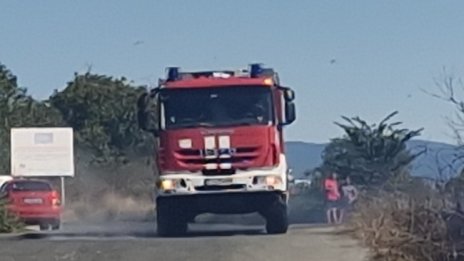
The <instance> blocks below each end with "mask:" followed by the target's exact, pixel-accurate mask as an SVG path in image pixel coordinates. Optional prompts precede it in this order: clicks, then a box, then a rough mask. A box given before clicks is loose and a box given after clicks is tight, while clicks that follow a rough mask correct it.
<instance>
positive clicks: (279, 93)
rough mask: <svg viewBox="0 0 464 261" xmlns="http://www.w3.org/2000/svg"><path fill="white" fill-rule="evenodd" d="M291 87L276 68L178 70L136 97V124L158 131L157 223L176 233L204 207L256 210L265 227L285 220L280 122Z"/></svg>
mask: <svg viewBox="0 0 464 261" xmlns="http://www.w3.org/2000/svg"><path fill="white" fill-rule="evenodd" d="M294 98H295V94H294V91H293V90H292V89H291V88H289V87H284V86H282V85H281V84H280V81H279V77H278V74H277V72H275V71H274V70H273V69H272V68H264V67H263V66H262V65H261V64H251V65H250V66H249V68H247V69H241V70H220V71H198V72H182V71H181V70H180V69H179V68H178V67H170V68H167V77H166V79H160V81H159V86H158V87H156V88H154V89H152V90H150V91H147V92H146V93H144V94H142V95H141V96H140V97H139V99H138V102H137V107H138V121H139V126H140V128H141V129H143V130H145V131H148V132H151V133H153V135H154V136H155V138H156V145H155V156H156V168H157V172H158V175H156V176H157V182H156V189H155V198H156V215H157V230H158V234H159V235H161V236H169V235H181V234H183V233H185V232H187V227H188V226H187V225H188V223H190V222H193V221H194V219H195V217H196V216H197V215H199V214H203V213H214V214H245V213H259V214H260V215H262V216H263V217H264V218H265V220H266V231H267V233H269V234H278V233H286V231H287V228H288V218H287V202H288V185H287V183H288V182H287V181H288V180H287V179H288V167H287V161H286V157H285V149H284V147H285V146H284V138H283V127H284V126H286V125H289V124H291V123H292V122H294V121H295V104H294Z"/></svg>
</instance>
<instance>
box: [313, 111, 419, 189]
mask: <svg viewBox="0 0 464 261" xmlns="http://www.w3.org/2000/svg"><path fill="white" fill-rule="evenodd" d="M397 113H398V112H393V113H391V114H390V115H388V116H387V117H386V118H385V119H383V120H382V121H381V122H380V123H379V124H368V123H367V122H366V121H364V120H362V119H361V118H359V117H353V118H348V117H345V116H343V117H342V118H343V119H344V120H345V121H346V122H347V124H341V123H338V122H335V124H336V125H337V126H339V127H340V128H342V129H343V131H344V135H343V136H342V137H339V138H335V139H332V140H331V142H330V143H329V145H328V146H327V147H326V148H325V150H324V152H323V155H322V159H323V166H324V167H326V168H329V169H333V170H335V171H337V172H338V173H339V174H341V175H342V176H350V177H351V178H352V179H353V181H355V182H356V183H357V184H359V185H369V186H381V185H384V184H386V182H387V181H393V180H395V179H401V178H404V176H405V175H407V174H408V170H407V168H408V167H409V166H410V163H411V162H412V161H413V160H414V159H415V158H416V157H417V156H419V155H420V154H422V153H423V152H424V150H422V151H420V152H418V153H412V152H411V151H410V150H409V149H408V148H407V142H408V141H409V140H411V139H412V138H414V137H416V136H419V135H420V133H421V131H422V130H423V129H419V130H409V129H405V128H398V126H399V125H400V124H402V123H401V122H394V123H388V121H389V120H390V119H391V118H392V117H393V116H395V115H396V114H397Z"/></svg>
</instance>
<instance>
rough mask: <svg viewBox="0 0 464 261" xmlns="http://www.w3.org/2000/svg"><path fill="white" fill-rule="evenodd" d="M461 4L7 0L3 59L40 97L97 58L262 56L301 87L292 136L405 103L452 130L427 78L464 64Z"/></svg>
mask: <svg viewBox="0 0 464 261" xmlns="http://www.w3.org/2000/svg"><path fill="white" fill-rule="evenodd" d="M463 10H464V2H463V1H432V0H417V1H399V0H397V1H393V0H392V1H367V0H366V1H346V0H344V1H343V0H340V1H270V0H269V1H264V0H263V1H247V0H240V1H239V0H234V1H213V0H210V1H206V0H196V1H167V0H165V1H162V0H160V1H152V0H139V1H119V0H112V1H103V0H100V1H98V0H81V1H63V0H60V1H58V0H56V1H48V0H43V1H31V0H30V1H4V2H2V6H1V9H0V62H1V63H3V64H5V65H6V66H8V68H10V69H11V70H12V71H13V72H14V73H15V74H16V75H18V77H19V81H20V84H21V85H23V86H25V87H28V89H29V91H30V93H31V94H33V95H34V96H35V97H37V98H41V99H42V98H46V97H47V96H48V95H49V94H50V93H52V91H53V90H54V89H62V88H63V87H64V85H65V84H66V82H67V81H69V80H71V79H72V76H73V73H74V72H75V71H79V72H82V71H85V70H86V69H87V67H88V66H89V65H92V71H94V72H96V73H102V74H110V75H114V76H122V75H124V76H126V77H127V78H129V79H131V80H133V81H134V82H136V83H139V84H151V85H153V84H155V83H156V81H157V79H158V77H160V76H163V74H164V69H165V67H167V66H171V65H176V66H180V67H182V68H185V69H213V68H225V69H229V68H237V67H243V66H246V65H247V64H248V63H250V62H256V61H258V62H263V63H265V64H266V65H268V66H271V67H274V68H275V69H276V70H278V71H279V73H280V77H281V80H282V81H283V82H284V83H285V84H286V85H288V86H291V87H293V88H294V89H295V91H296V93H297V112H298V120H297V122H296V123H295V124H294V125H292V126H289V127H288V128H287V130H286V137H287V139H289V140H303V141H311V142H326V141H328V139H329V138H331V137H334V136H337V135H340V134H341V131H340V129H339V128H338V127H336V126H335V125H334V124H333V122H334V121H336V120H339V119H340V116H341V115H347V116H356V115H359V116H360V117H361V118H364V119H366V120H369V121H378V120H380V119H382V118H383V117H384V116H386V115H387V114H389V113H390V112H392V111H394V110H399V112H400V114H399V115H398V116H397V117H396V119H397V120H401V121H403V122H404V127H408V128H420V127H424V128H425V131H424V133H423V137H422V138H424V139H430V140H435V141H445V142H452V139H451V137H450V134H451V132H450V129H449V128H448V126H447V125H446V121H445V119H444V117H445V116H448V115H452V113H453V108H452V107H451V106H450V105H449V104H447V103H445V102H443V101H440V100H438V99H435V98H432V97H430V96H429V95H427V94H425V93H424V92H423V91H421V88H422V89H426V90H429V91H431V92H434V91H436V90H437V88H436V86H435V85H434V79H435V78H436V77H439V76H440V75H441V73H442V72H443V67H446V68H447V70H448V71H450V72H452V73H454V74H455V75H456V76H464V70H463V68H464V59H463V55H464V26H463V25H464V16H463V15H462V11H463ZM136 42H139V44H134V43H136ZM332 59H335V61H336V62H335V63H333V64H332V63H330V61H331V60H332ZM463 99H464V96H463Z"/></svg>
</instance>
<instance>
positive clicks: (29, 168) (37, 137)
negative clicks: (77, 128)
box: [11, 128, 74, 205]
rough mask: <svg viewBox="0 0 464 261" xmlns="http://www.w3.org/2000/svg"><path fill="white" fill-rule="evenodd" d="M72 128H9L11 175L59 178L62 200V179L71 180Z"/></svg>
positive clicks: (72, 162)
mask: <svg viewBox="0 0 464 261" xmlns="http://www.w3.org/2000/svg"><path fill="white" fill-rule="evenodd" d="M73 145H74V138H73V129H72V128H12V129H11V176H13V177H60V179H61V199H62V204H63V205H64V200H65V177H74V146H73Z"/></svg>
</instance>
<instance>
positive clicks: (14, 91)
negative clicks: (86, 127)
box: [0, 63, 63, 174]
mask: <svg viewBox="0 0 464 261" xmlns="http://www.w3.org/2000/svg"><path fill="white" fill-rule="evenodd" d="M0 120H1V125H0V144H1V146H0V174H8V173H9V172H10V130H11V128H15V127H52V126H62V125H63V122H62V120H61V115H60V113H59V112H58V111H57V110H55V109H54V108H53V107H52V106H50V105H49V104H48V103H46V102H39V101H36V100H34V99H33V98H32V97H31V96H30V95H28V94H27V89H26V88H22V87H19V86H18V83H17V77H16V76H15V75H13V73H12V72H11V71H10V70H8V69H7V68H6V66H5V65H3V64H1V63H0Z"/></svg>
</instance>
